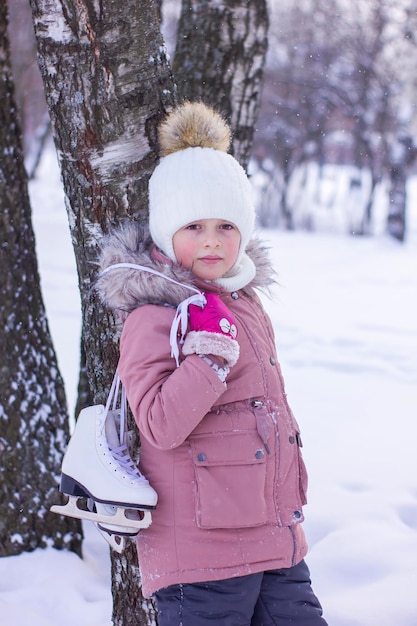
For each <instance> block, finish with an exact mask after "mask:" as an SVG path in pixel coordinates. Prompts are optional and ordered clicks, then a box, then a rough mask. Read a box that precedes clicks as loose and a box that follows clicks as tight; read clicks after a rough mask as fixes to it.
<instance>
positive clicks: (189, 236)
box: [172, 218, 240, 280]
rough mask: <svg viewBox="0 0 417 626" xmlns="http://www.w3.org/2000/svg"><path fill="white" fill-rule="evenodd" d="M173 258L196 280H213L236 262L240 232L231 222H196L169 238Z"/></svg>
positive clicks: (214, 220)
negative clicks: (190, 272) (172, 248)
mask: <svg viewBox="0 0 417 626" xmlns="http://www.w3.org/2000/svg"><path fill="white" fill-rule="evenodd" d="M172 245H173V247H174V253H175V257H176V259H177V261H178V263H180V264H181V265H182V266H183V267H185V268H186V269H188V270H191V271H192V272H193V274H194V275H195V276H197V278H202V279H203V280H215V279H216V278H220V277H221V276H224V274H226V273H227V272H228V271H229V270H230V268H231V267H233V265H234V264H235V262H236V259H237V256H238V253H239V247H240V232H239V230H238V228H237V226H235V225H234V224H232V222H225V221H224V220H218V219H213V218H210V219H206V220H197V221H196V222H191V223H190V224H187V225H186V226H183V228H180V229H179V230H177V232H176V233H175V235H174V236H173V238H172Z"/></svg>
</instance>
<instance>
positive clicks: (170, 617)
mask: <svg viewBox="0 0 417 626" xmlns="http://www.w3.org/2000/svg"><path fill="white" fill-rule="evenodd" d="M155 601H156V606H157V609H158V626H214V625H216V626H289V625H290V626H326V625H327V622H326V621H325V620H324V619H323V617H322V610H321V606H320V603H319V601H318V599H317V598H316V596H315V595H314V593H313V590H312V589H311V581H310V572H309V570H308V567H307V565H306V563H305V561H301V563H299V564H298V565H296V566H295V567H289V568H286V569H277V570H271V571H267V572H261V573H259V574H250V575H248V576H241V577H239V578H229V579H227V580H217V581H210V582H206V583H193V584H189V585H171V586H170V587H166V588H165V589H161V590H160V591H158V592H157V593H156V594H155Z"/></svg>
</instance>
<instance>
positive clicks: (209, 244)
mask: <svg viewBox="0 0 417 626" xmlns="http://www.w3.org/2000/svg"><path fill="white" fill-rule="evenodd" d="M204 245H205V247H206V248H215V247H217V246H219V245H220V240H219V237H218V234H217V231H216V230H207V231H206V233H205V237H204Z"/></svg>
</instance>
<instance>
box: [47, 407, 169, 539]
mask: <svg viewBox="0 0 417 626" xmlns="http://www.w3.org/2000/svg"><path fill="white" fill-rule="evenodd" d="M120 416H121V411H120V410H115V409H113V410H109V408H108V406H106V407H104V406H102V405H98V406H92V407H88V408H86V409H83V410H82V411H81V413H80V415H79V417H78V420H77V423H76V427H75V430H74V433H73V435H72V437H71V439H70V441H69V444H68V448H67V451H66V453H65V455H64V459H63V463H62V474H61V485H60V491H61V492H62V493H64V494H66V495H68V497H69V499H68V502H67V504H65V505H63V506H60V505H54V506H52V507H51V511H52V512H53V513H59V514H61V515H67V516H69V517H76V518H79V519H86V520H90V521H92V522H94V524H95V525H96V527H97V529H98V530H99V531H100V532H101V534H102V535H103V537H104V538H105V539H106V540H107V541H108V542H109V543H110V545H111V546H112V547H113V548H114V549H116V550H118V551H121V549H123V546H124V540H123V538H124V537H133V536H135V535H137V533H138V532H139V530H140V529H141V528H147V527H148V526H149V525H150V523H151V521H152V517H151V512H150V511H151V510H152V509H154V508H155V506H156V503H157V499H158V497H157V494H156V492H155V490H154V489H152V487H151V486H150V484H149V482H148V481H147V480H146V478H145V477H144V476H143V475H142V474H141V473H140V471H139V469H138V468H137V467H136V465H135V463H134V461H133V460H132V458H131V456H130V453H129V448H128V445H127V434H126V433H125V432H124V421H125V420H124V417H125V416H124V413H123V411H122V416H121V417H120Z"/></svg>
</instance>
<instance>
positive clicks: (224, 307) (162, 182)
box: [98, 103, 326, 626]
mask: <svg viewBox="0 0 417 626" xmlns="http://www.w3.org/2000/svg"><path fill="white" fill-rule="evenodd" d="M159 140H160V148H161V153H162V158H161V160H160V163H159V165H158V166H157V167H156V169H155V171H154V173H153V175H152V177H151V179H150V186H149V230H148V227H147V226H146V225H145V224H140V223H139V224H138V223H133V224H130V225H125V226H123V227H122V228H121V229H119V230H118V231H116V232H114V233H113V234H111V235H110V236H109V237H108V238H107V239H106V240H105V242H104V244H103V246H102V254H101V267H102V269H105V268H107V267H109V266H110V265H114V264H117V263H134V264H137V265H140V266H142V268H143V270H144V271H138V270H137V269H131V268H129V267H119V268H115V269H113V271H111V272H107V273H106V274H104V275H103V276H102V277H101V279H100V280H99V283H98V289H99V292H100V295H101V297H102V299H103V301H104V302H105V303H106V304H107V305H108V306H110V307H112V308H114V309H117V310H118V311H119V312H121V313H122V314H123V315H124V317H125V321H124V327H123V332H122V336H121V343H120V363H119V374H120V377H121V379H122V381H123V384H124V386H125V388H126V392H127V397H128V400H129V404H130V407H131V409H132V412H133V414H134V417H135V420H136V423H137V425H138V428H139V431H140V435H141V461H140V463H141V469H142V471H143V472H144V474H145V476H146V477H147V478H148V479H149V481H150V483H151V485H152V486H153V487H154V488H155V490H156V491H157V493H158V505H157V508H156V510H155V511H154V513H153V522H152V525H151V526H150V527H149V528H147V529H146V530H145V529H144V530H142V531H140V533H139V535H138V538H137V548H138V556H139V565H140V570H141V576H142V585H143V593H144V595H145V597H150V596H153V597H154V598H155V601H156V606H157V609H158V624H159V626H208V625H209V624H211V625H212V624H215V625H216V626H238V625H239V626H249V625H250V626H261V625H262V626H272V625H279V626H284V625H285V624H291V625H292V626H294V625H297V626H325V624H326V622H325V621H324V619H323V618H322V610H321V607H320V604H319V602H318V600H317V598H316V597H315V595H314V594H313V592H312V589H311V586H310V580H309V570H308V568H307V565H306V564H305V562H304V560H303V559H304V557H305V555H306V552H307V545H306V541H305V537H304V533H303V530H302V526H301V522H302V521H303V511H302V506H303V505H304V504H305V503H306V486H307V476H306V471H305V467H304V463H303V460H302V456H301V451H300V447H301V438H300V432H299V428H298V425H297V423H296V421H295V419H294V417H293V415H292V412H291V409H290V408H289V406H288V403H287V399H286V395H285V391H284V383H283V379H282V375H281V371H280V368H279V364H278V360H277V355H276V352H275V341H274V335H273V330H272V326H271V322H270V320H269V318H268V317H267V315H266V313H265V311H264V309H263V308H262V305H261V302H260V300H259V298H258V296H257V294H256V290H259V289H268V287H269V286H270V285H271V284H272V282H273V272H272V269H271V266H270V264H269V261H268V258H267V255H266V252H265V250H264V249H263V248H262V246H261V245H260V243H259V242H258V241H257V240H256V239H253V238H252V233H253V228H254V222H255V211H254V206H253V203H252V199H251V189H250V184H249V181H248V179H247V176H246V174H245V172H244V171H243V169H242V168H241V166H240V165H239V164H238V162H237V161H236V160H235V159H234V158H233V157H232V156H231V155H230V154H228V153H227V149H228V147H229V143H230V129H229V127H228V125H227V124H226V123H225V121H224V120H223V119H222V118H221V117H220V116H219V115H218V114H217V113H216V112H214V111H213V110H211V109H209V108H208V107H206V106H205V105H204V104H202V103H186V104H184V105H182V106H181V107H179V108H178V109H176V110H175V111H174V112H173V113H171V114H170V115H169V116H168V118H167V119H166V120H165V122H164V123H163V124H162V125H161V126H160V129H159ZM146 270H151V271H156V273H154V274H152V273H149V272H148V271H146ZM177 331H178V332H177Z"/></svg>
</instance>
